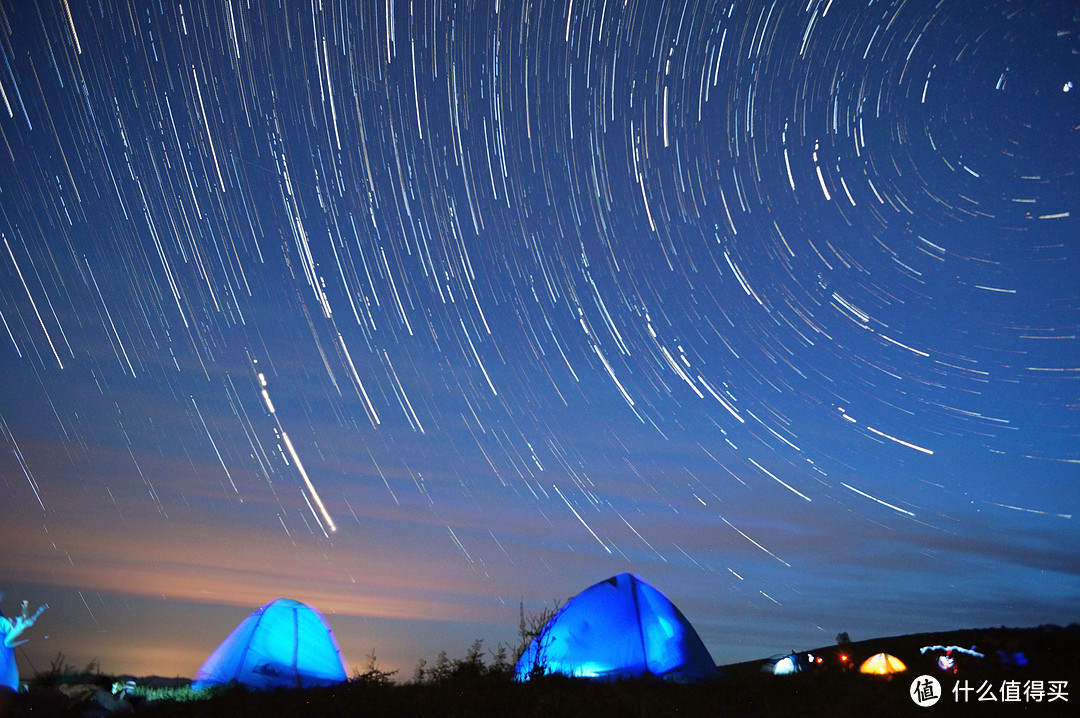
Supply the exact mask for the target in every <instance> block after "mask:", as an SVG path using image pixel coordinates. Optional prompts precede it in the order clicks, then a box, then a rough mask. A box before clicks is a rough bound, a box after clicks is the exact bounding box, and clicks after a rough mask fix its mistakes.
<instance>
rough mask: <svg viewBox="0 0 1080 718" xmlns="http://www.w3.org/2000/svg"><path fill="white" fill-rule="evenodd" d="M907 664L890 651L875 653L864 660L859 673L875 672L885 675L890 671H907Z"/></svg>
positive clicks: (877, 674)
mask: <svg viewBox="0 0 1080 718" xmlns="http://www.w3.org/2000/svg"><path fill="white" fill-rule="evenodd" d="M906 670H907V666H905V665H904V662H903V661H901V660H900V659H899V658H897V657H896V656H890V655H889V654H888V653H875V654H874V655H872V656H870V657H869V658H867V659H866V660H865V661H863V663H862V665H861V666H859V673H873V674H874V675H876V676H884V675H888V674H890V673H900V672H901V671H906Z"/></svg>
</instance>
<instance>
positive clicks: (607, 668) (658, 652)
mask: <svg viewBox="0 0 1080 718" xmlns="http://www.w3.org/2000/svg"><path fill="white" fill-rule="evenodd" d="M514 672H515V675H516V677H517V679H518V680H522V681H523V680H528V679H529V678H531V677H533V676H535V675H538V674H546V673H562V674H564V675H568V676H577V677H583V678H606V679H619V678H636V677H641V676H647V675H652V676H658V677H660V678H666V679H669V680H675V681H695V680H700V679H703V678H710V677H715V676H716V675H717V670H716V664H714V663H713V660H712V656H710V655H709V651H708V649H706V648H705V644H704V643H702V642H701V638H700V637H699V636H698V634H697V631H695V630H694V627H693V626H691V625H690V623H689V621H687V620H686V617H685V616H683V614H682V612H680V611H679V609H678V608H676V607H675V606H674V605H673V604H672V603H671V601H669V600H668V599H667V597H666V596H665V595H664V594H662V593H660V592H659V591H657V590H656V589H655V588H653V587H652V586H650V585H649V584H647V583H645V582H644V581H642V580H641V579H640V578H639V577H638V576H636V575H634V574H630V573H620V574H619V575H618V576H613V577H611V578H609V579H607V580H606V581H601V582H600V583H597V584H595V585H594V586H590V587H589V588H587V589H585V590H584V591H582V592H581V593H579V594H578V595H576V596H574V597H573V598H571V599H570V600H569V601H568V602H567V603H566V605H565V606H563V607H562V609H561V610H560V611H559V612H558V613H556V614H555V615H554V616H552V618H551V620H549V621H548V622H547V624H545V626H544V627H543V629H541V631H540V634H539V635H538V636H536V637H535V638H534V639H533V641H532V643H530V644H529V647H528V648H527V649H526V650H525V652H524V653H523V654H522V655H521V658H520V659H519V660H518V663H517V666H516V667H515V669H514Z"/></svg>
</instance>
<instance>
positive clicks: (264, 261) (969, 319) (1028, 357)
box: [0, 0, 1080, 678]
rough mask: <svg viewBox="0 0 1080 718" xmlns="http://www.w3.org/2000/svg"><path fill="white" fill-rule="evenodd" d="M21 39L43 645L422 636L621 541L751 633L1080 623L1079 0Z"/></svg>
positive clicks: (738, 642)
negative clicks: (282, 623) (294, 625)
mask: <svg viewBox="0 0 1080 718" xmlns="http://www.w3.org/2000/svg"><path fill="white" fill-rule="evenodd" d="M976 6H977V7H976ZM0 53H2V55H3V66H2V67H0V91H2V98H0V99H2V107H0V233H2V239H3V247H2V249H0V314H2V320H3V321H2V324H3V327H2V333H0V373H2V376H3V381H2V384H0V525H2V527H3V528H2V532H0V535H2V537H3V548H2V551H0V589H2V590H5V591H6V593H7V599H6V601H5V603H4V606H3V608H4V611H5V613H7V614H8V615H10V614H12V613H14V612H16V611H17V610H18V601H19V600H21V599H24V598H25V599H27V600H29V601H30V602H31V607H33V606H36V605H37V604H39V603H45V602H47V603H48V604H49V605H50V606H51V609H50V610H49V611H48V612H46V613H45V614H44V616H43V617H42V618H41V619H40V620H39V622H38V625H37V626H35V627H34V628H33V629H31V630H30V631H28V632H27V634H26V637H27V638H29V639H31V642H30V643H29V644H28V645H27V646H25V647H24V648H25V651H19V652H17V655H18V659H19V661H20V667H21V669H22V671H23V674H24V675H27V676H28V675H32V674H33V669H35V668H36V669H37V670H41V669H43V668H47V667H48V664H49V661H50V660H51V659H52V658H53V657H54V656H55V655H56V654H57V653H63V654H64V655H65V656H66V658H67V661H68V662H69V663H71V664H76V665H78V666H82V665H84V664H85V663H86V662H88V661H90V660H91V659H94V658H97V659H98V660H99V662H100V666H101V669H102V670H104V671H106V672H113V673H119V672H128V673H135V674H139V675H146V674H151V673H158V674H163V675H186V676H191V675H193V674H194V672H195V671H196V669H197V668H198V666H199V664H200V663H201V662H202V660H203V659H204V658H205V657H206V656H207V655H208V654H209V653H210V651H212V650H213V649H214V648H215V647H216V646H217V644H218V643H219V642H220V641H221V640H222V639H223V638H224V637H225V635H226V634H227V633H228V632H229V630H231V629H232V627H233V626H234V625H235V624H236V623H237V622H238V621H240V620H241V619H242V618H243V617H244V616H246V615H247V614H248V613H249V612H250V611H252V610H253V609H254V608H256V607H257V606H259V605H261V604H263V603H265V602H267V601H270V600H272V599H274V598H277V597H279V596H284V597H289V598H294V599H297V600H302V601H305V602H307V603H310V604H312V605H314V606H316V607H317V608H319V609H320V610H321V611H323V613H324V614H326V616H327V619H328V621H329V623H330V624H331V626H332V627H333V628H334V630H335V632H336V634H337V636H338V639H339V641H340V642H341V645H342V648H343V650H344V652H345V655H346V657H347V658H348V659H349V661H350V662H351V663H352V664H353V665H354V666H357V667H359V666H362V665H363V664H364V663H365V662H366V656H367V654H369V653H370V652H371V651H372V650H374V651H375V654H376V656H377V657H378V661H379V664H380V665H381V666H382V667H384V668H390V669H392V668H400V669H401V670H402V673H401V677H404V678H408V677H409V676H411V674H412V667H413V666H414V665H415V664H416V662H417V660H418V659H420V658H426V659H427V660H429V661H431V660H433V659H434V658H435V657H436V655H437V654H438V652H439V651H440V650H443V649H445V650H447V651H448V652H449V653H450V655H451V656H455V655H458V656H461V655H464V653H465V650H466V648H467V647H468V645H469V644H470V643H471V642H472V640H473V639H475V638H484V639H485V646H486V647H489V648H494V647H495V646H496V645H497V644H498V643H499V642H504V643H507V644H512V643H513V642H514V641H515V636H516V632H517V625H518V618H519V608H520V607H522V606H523V607H524V609H525V610H526V612H534V611H539V610H541V609H543V608H544V607H545V605H547V606H550V605H551V604H552V601H553V600H556V599H557V600H560V601H565V600H566V599H567V598H568V597H569V596H572V595H573V594H575V593H577V592H578V591H580V590H582V589H584V588H585V587H587V586H589V585H591V584H592V583H594V582H596V581H599V580H601V579H604V578H607V577H609V576H611V575H614V574H616V573H619V572H622V571H634V572H636V573H638V574H639V575H640V576H641V577H642V578H644V579H645V580H646V581H648V582H649V583H651V584H652V585H654V586H656V587H657V588H658V589H660V590H661V591H663V592H664V593H665V594H667V595H668V596H669V597H670V598H671V600H672V601H673V602H674V603H675V604H676V605H677V606H679V607H680V608H681V609H682V611H683V613H684V614H686V616H687V617H688V618H689V620H690V621H691V623H693V624H694V625H695V626H696V628H697V629H698V631H699V633H700V634H701V636H702V638H703V640H704V641H705V643H706V645H707V646H708V647H709V649H710V651H711V652H712V655H713V658H714V659H715V660H716V661H718V662H720V663H726V662H733V661H739V660H748V659H751V658H760V657H765V656H768V655H770V654H773V653H777V652H780V651H787V650H791V649H792V648H796V649H807V648H813V647H816V646H820V645H826V644H830V643H832V642H833V641H834V639H835V637H836V634H837V633H838V632H840V631H847V632H848V633H850V635H851V637H852V639H854V640H858V639H862V638H871V637H874V636H883V635H895V634H901V633H911V632H918V631H926V630H936V629H942V630H945V629H956V628H969V627H982V626H997V625H1001V624H1005V625H1010V626H1030V625H1038V624H1041V623H1060V624H1065V623H1069V622H1071V621H1075V620H1077V619H1078V610H1077V609H1078V608H1080V556H1078V551H1077V546H1078V545H1080V529H1078V524H1077V518H1076V517H1077V515H1078V514H1080V506H1078V501H1080V499H1078V496H1080V493H1078V491H1077V485H1078V482H1080V341H1078V334H1080V279H1078V277H1080V246H1078V237H1080V223H1078V218H1080V207H1078V198H1080V178H1078V175H1077V171H1078V169H1080V11H1078V10H1077V6H1076V5H1075V4H1074V3H1072V2H1045V1H1044V0H1028V1H1026V2H1003V1H999V2H986V3H975V4H973V3H962V2H957V1H955V0H944V1H943V2H939V3H933V2H929V1H927V2H921V1H919V2H917V1H916V0H896V1H894V2H887V1H886V2H882V1H876V2H850V1H846V0H808V2H805V3H794V2H791V3H787V2H781V1H779V0H777V1H775V2H768V1H764V0H738V1H736V2H728V1H727V0H725V1H724V2H709V1H708V0H699V1H696V2H695V1H691V2H686V3H679V2H666V3H661V2H653V1H651V0H650V1H644V0H639V1H637V2H635V1H633V0H631V1H630V2H625V3H624V2H618V1H616V0H597V1H585V0H560V1H559V2H549V1H547V0H537V1H535V2H507V1H506V0H502V1H500V2H495V3H475V4H474V3H468V2H456V3H450V2H443V3H432V4H426V3H422V2H419V1H417V2H408V1H407V0H386V1H385V2H380V3H366V2H355V3H354V2H346V1H345V0H321V1H318V0H316V1H314V2H307V1H306V0H302V1H297V0H274V1H268V2H263V1H259V2H255V1H253V0H252V1H249V0H216V1H215V2H209V1H207V2H202V1H199V0H195V1H192V0H182V1H179V2H178V1H177V0H167V1H165V0H162V1H161V2H156V1H149V0H147V1H143V0H138V1H132V2H121V1H120V0H101V2H93V3H83V2H76V1H74V0H37V1H36V2H30V1H27V2H8V3H4V4H2V5H0ZM1074 83H1076V87H1075V88H1074V86H1073V85H1074Z"/></svg>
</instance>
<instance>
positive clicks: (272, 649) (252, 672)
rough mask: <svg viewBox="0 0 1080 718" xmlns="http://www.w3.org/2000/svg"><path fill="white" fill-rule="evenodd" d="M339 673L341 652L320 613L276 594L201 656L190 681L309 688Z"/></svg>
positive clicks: (203, 685) (342, 673) (334, 680)
mask: <svg viewBox="0 0 1080 718" xmlns="http://www.w3.org/2000/svg"><path fill="white" fill-rule="evenodd" d="M345 679H346V675H345V658H344V656H342V654H341V649H340V648H339V647H338V643H337V639H335V638H334V633H333V631H331V630H330V626H329V625H327V623H326V619H324V618H323V616H322V614H321V613H319V611H318V610H316V609H314V608H312V607H311V606H308V605H307V604H304V603H300V602H299V601H293V600H291V599H288V598H279V599H277V600H276V601H271V602H270V603H267V604H266V605H264V606H262V607H261V608H259V609H258V610H257V611H255V612H253V613H252V614H251V615H250V616H248V617H247V618H245V619H244V620H243V621H241V622H240V625H238V626H237V627H236V628H235V629H234V630H233V632H232V633H230V634H229V636H228V638H226V639H225V640H224V641H222V642H221V645H220V646H218V647H217V648H216V649H215V650H214V652H213V653H211V654H210V657H209V658H207V659H206V662H205V663H203V665H202V667H201V668H200V669H199V672H198V673H196V674H195V680H194V681H193V682H192V684H191V687H192V688H196V689H198V688H208V687H210V686H215V685H221V684H224V683H230V682H232V681H236V682H238V683H241V684H243V685H245V686H247V687H248V688H253V689H256V690H268V689H273V688H310V687H313V686H329V685H335V684H337V683H342V682H344V681H345Z"/></svg>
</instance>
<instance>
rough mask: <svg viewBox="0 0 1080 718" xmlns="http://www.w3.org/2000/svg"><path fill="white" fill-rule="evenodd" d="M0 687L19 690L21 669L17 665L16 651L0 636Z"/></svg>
mask: <svg viewBox="0 0 1080 718" xmlns="http://www.w3.org/2000/svg"><path fill="white" fill-rule="evenodd" d="M0 687H4V688H10V689H11V690H13V691H17V690H19V667H18V666H17V665H16V664H15V649H14V648H12V647H10V646H8V645H7V644H6V643H4V640H3V637H2V636H0Z"/></svg>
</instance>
